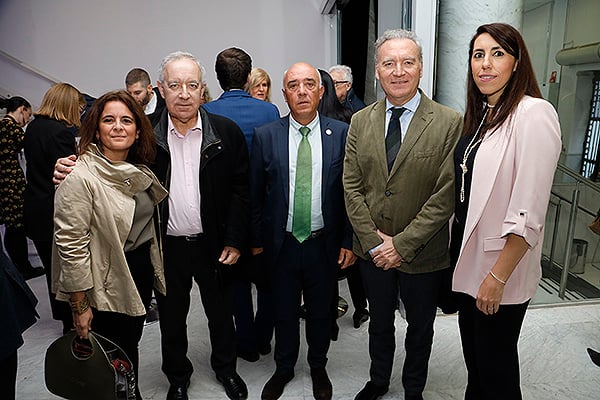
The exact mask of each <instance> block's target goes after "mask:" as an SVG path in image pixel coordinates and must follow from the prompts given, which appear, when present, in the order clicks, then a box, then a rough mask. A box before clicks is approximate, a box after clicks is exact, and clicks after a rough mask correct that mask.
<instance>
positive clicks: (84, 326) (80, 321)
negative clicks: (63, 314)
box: [73, 307, 94, 339]
mask: <svg viewBox="0 0 600 400" xmlns="http://www.w3.org/2000/svg"><path fill="white" fill-rule="evenodd" d="M92 319H94V314H93V313H92V308H91V307H88V309H87V310H86V311H85V312H83V313H82V314H77V313H76V312H74V313H73V326H74V327H75V331H76V332H77V335H78V336H79V337H81V338H83V339H87V338H88V333H89V331H91V330H92Z"/></svg>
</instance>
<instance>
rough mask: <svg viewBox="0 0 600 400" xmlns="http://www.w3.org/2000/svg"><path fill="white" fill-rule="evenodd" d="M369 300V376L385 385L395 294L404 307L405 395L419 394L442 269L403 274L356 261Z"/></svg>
mask: <svg viewBox="0 0 600 400" xmlns="http://www.w3.org/2000/svg"><path fill="white" fill-rule="evenodd" d="M360 269H361V273H362V277H363V282H364V285H365V290H366V293H367V299H368V301H369V312H370V314H371V320H370V322H369V355H370V356H371V369H370V378H371V381H372V382H373V383H375V384H376V385H378V386H384V387H387V386H389V383H390V377H391V374H392V366H393V362H394V352H395V350H396V336H395V326H394V321H395V318H396V310H397V308H398V296H400V298H401V299H402V302H403V303H404V307H405V309H406V320H407V322H408V327H407V329H406V337H405V339H404V348H405V351H406V357H405V359H404V367H403V369H402V385H403V386H404V392H405V396H419V395H421V394H422V392H423V389H424V388H425V383H426V381H427V369H428V364H429V355H430V354H431V345H432V343H433V323H434V320H435V315H436V312H437V299H438V294H439V290H440V287H441V284H442V278H443V274H442V272H443V271H435V272H429V273H423V274H407V273H404V272H401V271H399V270H396V269H390V270H387V271H384V270H383V269H381V268H378V267H376V266H375V264H373V262H372V261H370V260H360Z"/></svg>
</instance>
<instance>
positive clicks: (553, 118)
mask: <svg viewBox="0 0 600 400" xmlns="http://www.w3.org/2000/svg"><path fill="white" fill-rule="evenodd" d="M541 97H542V96H541V93H540V90H539V88H538V85H537V80H536V79H535V75H534V72H533V67H532V65H531V60H530V58H529V53H528V52H527V49H526V47H525V42H524V41H523V38H522V37H521V35H520V34H519V32H518V31H517V30H516V29H515V28H513V27H512V26H510V25H507V24H503V23H493V24H487V25H482V26H480V27H479V28H478V29H477V32H476V33H475V36H474V37H473V38H472V40H471V43H470V46H469V74H468V84H467V106H466V112H465V117H464V128H463V136H462V138H461V139H460V141H459V143H458V145H457V147H456V150H455V153H454V162H455V173H456V183H455V184H456V204H455V219H454V223H453V227H452V243H451V256H452V258H453V261H455V262H456V269H455V272H454V279H453V287H452V288H453V290H454V291H455V292H459V293H458V294H457V298H458V310H459V314H458V323H459V327H460V335H461V341H462V348H463V355H464V358H465V363H466V366H467V373H468V380H467V388H466V392H465V399H468V400H470V399H486V400H494V399H503V400H506V399H511V400H515V399H521V398H522V397H521V389H520V382H519V356H518V349H517V344H518V340H519V334H520V331H521V326H522V323H523V319H524V317H525V311H526V310H527V306H528V305H529V301H530V300H531V298H532V297H533V295H534V294H535V291H536V288H537V285H538V282H539V280H540V277H541V254H542V242H543V235H544V229H543V227H544V222H545V217H546V209H547V207H548V201H549V198H550V190H551V188H552V180H553V177H554V171H555V168H556V163H557V161H558V157H559V154H560V150H561V139H560V126H559V123H558V116H557V114H556V111H555V110H554V108H553V107H552V105H551V104H550V103H548V102H547V101H545V100H543V99H542V98H541Z"/></svg>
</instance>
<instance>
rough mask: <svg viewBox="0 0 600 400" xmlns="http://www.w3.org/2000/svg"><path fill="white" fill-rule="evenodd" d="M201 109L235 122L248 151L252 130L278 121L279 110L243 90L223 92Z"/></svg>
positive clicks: (250, 148) (249, 149)
mask: <svg viewBox="0 0 600 400" xmlns="http://www.w3.org/2000/svg"><path fill="white" fill-rule="evenodd" d="M202 107H203V108H204V109H205V110H206V111H208V112H209V113H212V114H217V115H221V116H223V117H226V118H229V119H230V120H232V121H233V122H235V123H236V124H237V125H238V126H239V127H240V129H241V130H242V132H244V137H245V138H246V144H247V145H248V151H251V150H252V136H253V135H254V128H257V127H259V126H261V125H264V124H267V123H269V122H273V121H275V120H277V119H279V110H278V109H277V107H276V106H275V105H274V104H271V103H269V102H268V101H263V100H258V99H255V98H254V97H252V96H250V95H249V94H248V92H246V91H244V90H232V91H229V92H224V93H223V94H222V95H221V96H220V97H219V98H218V99H216V100H214V101H211V102H208V103H206V104H204V105H202Z"/></svg>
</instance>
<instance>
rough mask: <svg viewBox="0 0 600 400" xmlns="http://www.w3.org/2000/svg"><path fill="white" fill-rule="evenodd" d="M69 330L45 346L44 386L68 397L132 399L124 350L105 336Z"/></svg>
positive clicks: (131, 380)
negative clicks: (86, 336) (81, 337)
mask: <svg viewBox="0 0 600 400" xmlns="http://www.w3.org/2000/svg"><path fill="white" fill-rule="evenodd" d="M88 336H89V339H80V338H79V337H78V336H77V333H76V332H74V331H73V332H69V333H67V334H66V335H64V336H62V337H60V338H58V339H56V340H55V341H54V342H53V343H52V344H51V345H50V347H49V348H48V350H46V358H45V360H44V377H45V381H46V387H47V388H48V390H49V391H50V392H51V393H53V394H55V395H57V396H60V397H62V398H64V399H69V400H83V399H85V400H113V399H114V400H134V399H135V386H136V385H135V373H134V371H133V367H132V364H131V361H130V360H129V357H127V354H125V352H124V351H123V350H122V349H121V348H120V347H119V346H117V345H116V344H115V343H113V342H112V341H110V340H108V339H107V338H105V337H103V336H101V335H99V334H97V333H93V332H90V333H89V335H88Z"/></svg>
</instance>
